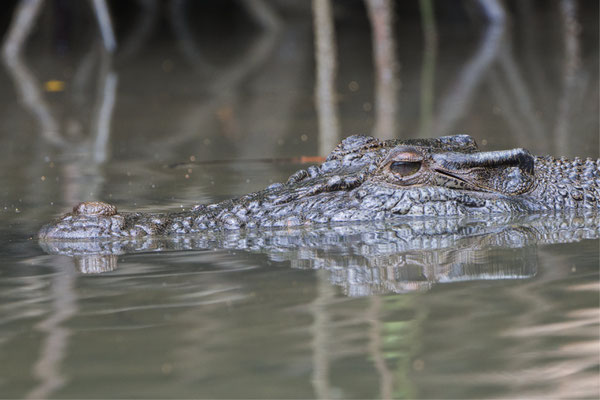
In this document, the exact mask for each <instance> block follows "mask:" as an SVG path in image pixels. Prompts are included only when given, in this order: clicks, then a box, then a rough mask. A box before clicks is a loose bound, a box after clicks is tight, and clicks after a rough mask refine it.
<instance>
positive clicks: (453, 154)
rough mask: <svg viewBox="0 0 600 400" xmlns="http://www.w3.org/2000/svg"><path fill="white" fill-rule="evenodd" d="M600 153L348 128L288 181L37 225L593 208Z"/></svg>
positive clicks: (598, 191) (111, 232)
mask: <svg viewBox="0 0 600 400" xmlns="http://www.w3.org/2000/svg"><path fill="white" fill-rule="evenodd" d="M599 199H600V160H592V159H589V158H588V159H587V160H581V159H579V158H576V159H574V160H566V159H564V158H561V159H559V160H557V159H554V158H551V157H535V156H532V155H531V154H529V152H527V151H526V150H523V149H514V150H507V151H496V152H480V151H479V150H478V148H477V145H476V144H475V142H474V140H473V139H472V138H471V137H469V136H467V135H458V136H446V137H442V138H438V139H416V140H387V141H379V140H377V139H375V138H372V137H368V136H351V137H349V138H347V139H345V140H344V141H342V143H340V144H339V145H338V146H337V147H336V148H335V149H334V150H333V152H332V153H331V154H330V155H329V156H328V158H327V160H326V162H324V163H323V164H322V165H320V166H318V167H316V166H313V167H309V168H308V169H306V170H300V171H298V172H296V173H295V174H293V175H292V176H291V177H290V179H289V180H288V182H287V183H285V184H274V185H271V186H270V187H268V188H267V189H265V190H263V191H259V192H256V193H251V194H248V195H245V196H242V197H240V198H238V199H233V200H227V201H223V202H220V203H216V204H211V205H199V206H196V207H194V209H193V210H192V211H187V212H179V213H172V214H146V213H118V212H117V210H116V208H115V207H114V206H112V205H109V204H106V203H102V202H86V203H81V204H79V205H78V206H76V207H75V208H74V209H73V212H72V213H69V214H66V215H64V216H62V217H61V218H60V219H58V220H57V221H54V222H52V223H50V224H48V225H46V226H44V227H43V228H42V229H41V230H40V232H39V235H38V236H39V238H40V239H42V240H61V239H93V238H107V237H115V238H120V237H142V236H156V235H176V234H187V233H198V232H204V231H208V230H237V229H241V228H245V229H254V228H272V227H291V226H302V225H312V224H320V223H327V222H348V221H382V220H388V219H392V218H397V217H399V216H412V217H423V216H465V215H467V216H473V215H483V214H518V213H533V212H543V211H555V210H562V209H576V210H593V211H592V212H596V211H597V210H598V209H600V202H599Z"/></svg>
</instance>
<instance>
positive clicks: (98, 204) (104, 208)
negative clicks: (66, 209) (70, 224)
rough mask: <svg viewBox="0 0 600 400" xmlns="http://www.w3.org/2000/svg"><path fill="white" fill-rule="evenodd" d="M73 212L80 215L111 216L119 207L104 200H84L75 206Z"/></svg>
mask: <svg viewBox="0 0 600 400" xmlns="http://www.w3.org/2000/svg"><path fill="white" fill-rule="evenodd" d="M73 213H75V214H79V215H90V216H92V215H104V216H107V217H110V216H112V215H115V214H116V213H117V207H115V206H113V205H112V204H108V203H104V202H102V201H84V202H82V203H79V204H77V205H76V206H75V207H73Z"/></svg>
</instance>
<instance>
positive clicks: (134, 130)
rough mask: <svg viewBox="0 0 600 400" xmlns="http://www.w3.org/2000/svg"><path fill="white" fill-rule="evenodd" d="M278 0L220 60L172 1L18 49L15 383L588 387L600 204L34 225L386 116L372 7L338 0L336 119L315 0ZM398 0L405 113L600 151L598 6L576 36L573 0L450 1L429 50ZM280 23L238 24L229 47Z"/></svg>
mask: <svg viewBox="0 0 600 400" xmlns="http://www.w3.org/2000/svg"><path fill="white" fill-rule="evenodd" d="M281 3H282V4H283V3H284V2H281ZM563 3H565V4H567V5H568V4H569V2H568V1H567V2H562V3H560V4H563ZM276 4H278V5H277V6H275V7H274V8H275V9H276V11H277V10H279V11H278V12H279V13H280V17H281V18H282V19H283V21H284V22H285V24H282V25H281V27H280V30H279V31H277V32H276V40H275V41H274V42H271V41H267V44H264V46H266V47H264V48H266V49H267V51H264V52H263V53H260V54H262V58H260V57H259V59H258V61H256V60H254V61H252V63H250V64H251V65H246V64H247V63H246V62H245V61H244V60H245V59H244V57H243V55H244V54H245V53H242V57H241V58H240V60H241V61H239V60H238V61H235V57H232V60H233V61H231V60H230V61H223V60H220V59H219V62H222V65H221V64H219V63H216V64H215V65H220V66H221V67H219V68H216V69H214V70H210V71H212V72H210V73H206V71H204V70H203V69H202V68H200V67H199V64H201V63H199V62H198V60H196V61H194V59H193V58H190V55H189V54H188V53H186V52H185V49H182V48H181V47H178V46H177V45H176V43H175V42H176V40H175V39H176V38H174V36H176V34H175V33H174V32H173V31H172V30H171V28H170V26H171V25H168V24H166V23H165V24H163V25H164V26H163V25H160V24H159V26H158V27H157V28H156V31H155V35H156V36H157V37H159V34H161V35H163V36H160V37H162V38H163V39H161V40H158V39H156V38H155V39H147V40H148V41H149V42H147V43H150V44H151V45H150V44H147V43H146V42H144V43H146V44H144V45H142V46H141V47H138V48H137V50H135V46H133V45H132V46H130V47H129V48H128V49H129V50H127V51H130V53H126V54H125V55H123V54H121V53H117V55H116V56H115V59H114V60H112V61H113V62H112V63H111V59H110V57H109V56H107V55H106V54H103V53H102V52H101V51H99V49H98V48H97V46H96V43H95V42H93V43H87V42H84V41H83V39H78V41H76V40H75V39H72V40H73V41H75V42H76V43H75V44H72V45H71V46H72V47H70V48H69V49H68V51H67V52H66V53H61V54H62V55H60V56H58V55H57V53H56V50H55V48H54V47H52V46H51V45H49V44H48V43H49V42H51V40H50V39H48V37H47V36H45V35H44V33H45V32H47V30H46V31H44V30H41V31H35V30H34V31H33V32H32V33H31V37H30V41H31V42H30V43H31V44H30V45H29V46H31V47H29V50H28V51H27V52H25V56H24V58H23V59H22V60H21V64H17V65H13V64H10V63H6V62H5V65H4V67H5V70H4V72H2V73H0V88H2V90H1V91H0V100H1V101H2V105H3V106H2V107H0V158H1V160H0V169H1V170H2V171H4V172H3V174H1V175H0V187H1V188H2V189H1V190H0V397H2V398H22V397H28V398H115V397H116V398H133V397H141V398H173V397H175V398H192V397H194V398H315V397H318V398H490V397H495V398H498V397H501V398H508V397H511V398H525V397H526V398H536V397H543V398H548V397H550V398H597V397H598V395H599V394H600V381H599V380H598V376H599V374H600V356H599V354H600V331H599V329H600V307H599V303H600V272H599V264H600V255H599V253H600V249H599V246H600V241H599V240H598V222H597V219H593V218H585V217H584V218H582V217H581V216H562V217H556V218H555V217H552V218H551V217H543V218H542V217H531V216H530V217H526V216H525V217H520V218H517V219H505V220H502V218H499V219H489V220H479V221H466V222H465V221H441V220H431V221H421V222H419V221H417V222H415V221H413V222H406V223H389V224H384V225H356V226H331V227H321V228H318V229H314V230H310V231H306V230H305V231H302V230H288V231H270V232H256V233H251V234H250V233H244V232H240V233H236V234H234V235H228V236H220V237H211V238H208V239H207V238H205V237H195V238H179V239H177V240H174V241H167V242H164V241H162V242H161V241H157V242H153V241H149V242H143V241H142V242H134V243H130V244H128V245H127V246H129V247H127V246H125V245H123V247H122V248H120V250H119V248H118V246H113V247H111V248H110V251H108V252H107V253H105V256H106V257H105V258H103V259H98V258H94V257H88V256H85V255H82V253H81V252H82V251H84V250H86V249H83V250H82V249H81V248H79V249H78V248H75V249H66V250H65V249H63V254H64V251H70V252H71V254H75V255H76V257H70V256H66V255H60V254H61V252H60V251H54V250H53V249H49V248H45V249H43V248H42V247H40V245H39V244H38V243H37V240H36V239H35V233H36V232H37V230H38V229H39V227H40V226H41V225H42V224H44V223H46V222H47V221H49V220H50V219H51V218H53V217H54V216H56V215H58V214H60V213H62V212H64V211H65V210H68V209H69V208H70V207H72V206H73V205H74V204H76V203H78V202H79V201H84V200H105V201H109V202H111V203H113V204H116V205H117V206H118V207H119V209H120V210H124V211H128V210H146V211H148V210H153V211H159V210H161V211H164V210H170V211H173V210H177V209H180V208H185V209H189V208H190V207H192V206H193V205H195V204H198V203H207V202H213V201H217V200H221V199H225V198H230V197H234V196H237V195H241V194H244V193H248V192H252V191H255V190H260V189H262V188H264V187H266V186H267V185H269V184H270V183H273V182H280V181H284V180H285V179H287V177H288V176H289V175H290V174H291V173H293V172H294V171H296V170H297V169H299V168H305V167H306V164H303V163H300V162H298V157H300V156H314V155H321V154H324V153H326V152H327V151H329V150H330V148H327V147H326V146H324V143H328V142H329V141H332V140H333V141H335V142H337V141H338V140H339V139H341V138H342V137H345V136H348V135H349V134H354V133H369V132H371V131H372V130H373V129H374V127H375V126H376V125H377V122H378V121H377V119H378V118H380V117H378V116H377V114H376V111H375V110H374V108H375V107H376V104H377V101H376V100H377V99H376V97H377V96H378V94H377V93H374V92H375V89H374V85H373V74H374V72H373V69H372V67H371V66H372V61H373V60H372V58H371V47H370V46H371V45H370V36H369V35H370V27H369V25H368V20H367V19H366V17H365V15H366V14H365V13H364V12H363V11H364V10H362V9H361V8H360V6H357V5H356V4H355V5H353V6H347V7H344V6H339V5H338V8H337V14H336V18H337V19H336V21H337V34H338V57H339V66H340V67H339V71H338V78H337V88H338V89H337V90H338V92H339V93H338V99H337V100H338V104H337V106H338V112H339V123H340V131H339V135H338V136H334V137H331V135H329V136H328V135H325V134H324V133H323V132H321V133H320V134H319V132H318V123H317V122H318V121H317V117H316V112H315V109H314V103H313V88H314V78H315V77H314V75H315V74H314V60H313V58H312V57H313V54H312V51H313V48H312V46H313V45H312V43H313V42H312V40H313V37H312V30H311V29H312V28H311V19H310V18H311V16H310V9H309V8H308V7H302V6H295V8H294V7H293V6H291V5H289V4H288V5H287V6H286V5H285V4H283V5H282V4H280V3H276ZM307 4H308V3H307ZM403 4H404V5H403V6H399V7H400V8H401V9H400V11H399V13H407V15H412V17H411V18H409V17H406V18H405V19H400V20H399V21H401V23H398V24H397V30H398V33H397V37H398V44H397V47H398V54H397V57H398V59H399V60H400V62H401V68H400V74H399V76H400V79H401V82H402V84H401V89H400V90H399V92H398V96H397V97H398V98H397V99H396V100H398V103H397V109H396V112H395V114H394V121H395V122H394V125H393V127H394V129H393V130H392V131H389V132H387V133H386V134H387V135H388V136H393V137H406V138H408V137H417V136H435V135H441V134H449V133H470V134H471V135H473V136H474V137H475V139H476V140H477V141H478V143H479V144H480V146H481V148H482V149H485V150H492V149H504V148H513V147H526V148H528V149H529V150H531V151H532V152H533V153H536V154H546V153H548V154H553V155H557V156H560V155H566V156H574V155H580V156H584V157H585V156H591V157H598V154H599V152H600V149H599V148H598V140H599V137H598V113H597V110H598V21H597V18H596V17H595V16H597V5H590V4H591V3H590V4H588V5H587V6H585V7H584V6H581V3H577V4H579V5H580V7H581V8H580V9H579V12H580V14H579V17H578V18H579V22H580V24H581V27H580V28H581V29H580V30H578V31H577V32H578V35H579V36H578V40H579V41H578V42H577V43H579V45H578V46H576V47H575V48H573V47H568V48H565V47H563V44H564V43H565V42H564V41H563V39H565V37H567V38H569V37H570V38H571V39H572V36H568V35H569V34H571V35H572V34H573V32H571V33H568V32H567V33H565V32H564V30H563V28H558V27H559V26H562V25H560V23H561V21H562V20H561V15H562V14H561V11H560V7H559V6H558V5H557V4H558V3H556V4H555V3H553V5H552V6H551V7H547V8H545V7H538V6H535V5H534V3H529V2H518V4H519V5H516V4H512V3H511V4H510V5H509V6H508V7H507V13H508V14H509V15H510V16H511V17H510V19H509V20H508V22H507V23H506V25H505V26H504V27H503V28H502V29H498V26H497V25H493V24H486V23H484V22H482V20H481V19H477V16H476V15H475V16H474V17H473V16H469V15H471V14H470V12H472V10H471V11H469V10H470V9H468V8H467V9H462V8H456V9H454V8H452V7H447V6H443V5H442V2H434V4H436V7H438V6H439V7H440V8H438V9H436V10H437V18H438V19H439V20H438V25H437V27H438V29H439V31H438V34H439V42H438V47H437V52H436V53H435V54H433V57H434V58H433V59H432V58H431V56H432V55H431V53H429V56H428V57H426V56H425V50H424V46H425V45H424V43H423V39H422V35H423V32H422V29H421V26H420V23H421V22H420V21H421V20H420V16H419V14H418V12H417V13H415V12H414V11H415V10H417V11H418V7H417V6H416V5H415V6H414V7H413V8H414V9H413V8H411V6H407V5H406V4H405V3H403ZM415 4H416V3H415ZM443 4H447V3H446V2H444V3H443ZM286 7H291V9H286ZM353 7H354V8H353ZM284 10H287V11H286V12H284ZM411 10H412V11H411ZM457 10H458V11H457ZM461 10H462V11H461ZM49 12H50V11H46V13H49ZM411 12H413V14H411ZM475 14H476V13H475ZM43 15H47V14H43ZM209 17H210V15H209ZM46 18H49V17H48V16H47V17H46ZM163 18H165V19H166V18H167V17H163ZM205 18H206V17H205ZM238 18H243V17H238ZM7 19H8V17H7ZM50 26H52V25H51V24H50ZM207 29H208V28H207ZM133 30H134V29H133V28H132V31H133ZM156 32H158V33H156ZM240 32H241V33H240ZM252 32H254V31H252ZM197 33H198V34H199V35H207V33H206V32H203V31H199V32H197ZM221 33H222V32H221ZM120 34H123V35H124V36H126V34H127V32H120ZM563 35H564V36H565V37H563ZM209 36H210V35H209ZM263 36H264V35H262V36H261V35H259V34H257V33H256V32H254V33H253V34H250V33H248V32H246V31H244V30H241V31H238V32H237V34H236V33H235V32H234V33H233V34H231V35H230V36H227V37H225V39H223V40H224V41H225V42H224V43H225V45H223V46H222V48H246V47H251V45H253V43H254V42H255V41H257V42H258V43H259V44H260V43H262V42H261V41H262V40H264V37H263ZM165 38H166V39H165ZM126 44H127V42H126ZM571 44H572V43H571ZM234 45H236V46H238V47H235V46H234ZM245 46H246V47H245ZM261 46H262V44H261ZM258 47H260V46H258ZM258 47H257V48H258ZM261 48H262V47H261ZM49 49H50V50H49ZM220 49H221V47H219V48H218V49H216V50H217V51H216V52H215V53H214V54H219V51H218V50H220ZM565 49H566V50H565ZM188 50H189V49H188ZM212 50H215V49H214V48H213V49H212ZM261 51H262V50H261ZM46 53H50V56H49V57H44V55H45V54H46ZM127 54H128V55H127ZM207 54H208V55H207V56H208V57H210V55H211V54H213V53H210V52H208V53H207ZM214 54H213V55H214ZM225 58H227V57H225ZM250 58H251V57H250ZM573 60H575V61H576V62H574V63H572V62H571V61H573ZM228 62H229V63H230V64H231V65H229V64H228ZM24 71H25V72H26V73H23V72H24ZM240 71H241V72H240ZM237 73H239V74H238V75H236V74H237ZM236 77H237V78H236ZM234 78H235V79H234ZM53 80H58V81H61V82H64V84H65V86H64V88H63V89H61V90H58V91H52V90H48V88H49V87H50V88H51V87H53V86H48V85H47V82H49V81H53ZM27 87H33V88H37V89H38V90H37V91H34V93H33V94H34V95H36V94H37V96H34V97H23V92H22V91H23V90H25V89H26V88H27ZM44 88H46V89H44ZM30 94H31V93H30ZM290 157H292V158H290ZM211 160H212V161H214V160H217V161H219V162H212V163H211V162H210V161H211ZM223 160H231V161H227V162H223ZM535 232H538V234H536V233H535ZM540 232H541V233H540ZM108 247H110V246H108ZM167 248H168V249H169V250H170V251H157V250H161V249H163V250H166V249H167ZM88 250H89V249H88ZM78 252H79V253H78ZM107 254H108V256H107Z"/></svg>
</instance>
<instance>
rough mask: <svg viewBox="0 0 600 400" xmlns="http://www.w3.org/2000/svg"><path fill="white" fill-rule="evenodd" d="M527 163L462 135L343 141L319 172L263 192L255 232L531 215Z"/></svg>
mask: <svg viewBox="0 0 600 400" xmlns="http://www.w3.org/2000/svg"><path fill="white" fill-rule="evenodd" d="M534 164H535V159H534V157H533V156H532V155H531V154H530V153H529V152H528V151H526V150H523V149H514V150H507V151H493V152H480V151H478V148H477V145H476V143H475V141H474V140H473V139H472V138H471V137H470V136H467V135H457V136H445V137H441V138H437V139H414V140H387V141H380V140H377V139H375V138H372V137H368V136H351V137H349V138H347V139H345V140H344V141H343V142H342V143H340V144H339V145H338V146H337V147H336V148H335V149H334V150H333V152H332V153H331V154H330V155H329V156H328V157H327V160H326V161H325V163H323V164H322V165H321V166H319V167H310V168H308V169H307V170H301V171H298V172H297V173H295V174H294V175H292V176H291V177H290V179H289V180H288V182H287V183H286V184H284V185H283V184H282V185H276V186H275V187H273V188H271V189H268V190H267V191H266V192H265V193H264V194H263V196H262V197H261V198H260V199H261V200H262V202H261V203H263V204H264V203H267V204H268V207H265V209H269V212H268V217H266V218H263V221H262V225H264V223H265V222H267V224H269V222H271V220H273V222H274V223H275V224H276V225H286V224H287V225H292V224H296V223H302V222H304V221H316V222H328V221H359V220H381V219H387V218H391V217H394V216H397V215H409V216H442V215H443V216H446V215H472V214H487V213H499V212H504V213H506V212H518V211H531V210H532V209H534V208H535V204H534V202H532V201H531V200H530V199H529V198H528V197H527V194H528V193H531V192H532V191H533V189H534V188H535V185H534V183H535V179H534ZM269 190H270V191H271V192H269ZM278 217H281V218H279V219H277V218H278ZM259 222H261V221H260V220H259ZM251 223H253V222H252V221H251Z"/></svg>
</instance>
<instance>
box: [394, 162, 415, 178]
mask: <svg viewBox="0 0 600 400" xmlns="http://www.w3.org/2000/svg"><path fill="white" fill-rule="evenodd" d="M420 169H421V162H420V161H394V162H392V163H391V164H390V171H392V172H393V173H394V174H398V175H400V176H409V175H413V174H415V173H417V172H418V171H419V170H420Z"/></svg>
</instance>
